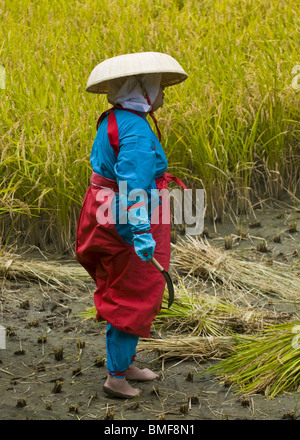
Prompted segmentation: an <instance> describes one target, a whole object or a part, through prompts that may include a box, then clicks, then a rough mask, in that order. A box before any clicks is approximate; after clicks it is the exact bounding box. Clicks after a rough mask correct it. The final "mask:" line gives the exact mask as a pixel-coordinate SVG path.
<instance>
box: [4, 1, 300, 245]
mask: <svg viewBox="0 0 300 440" xmlns="http://www.w3.org/2000/svg"><path fill="white" fill-rule="evenodd" d="M0 12H1V15H0V17H1V18H0V26H1V41H0V65H2V66H3V67H4V68H5V73H6V81H5V89H3V88H2V89H0V96H1V99H0V113H1V118H0V130H1V137H0V154H1V159H0V176H1V178H0V185H1V186H0V200H1V205H0V209H1V211H0V235H1V237H2V245H5V244H11V243H14V242H18V243H24V242H26V243H30V244H33V245H37V246H39V247H40V248H47V247H49V246H50V247H52V248H53V249H54V250H57V251H68V252H69V251H71V252H72V250H73V246H74V233H75V228H76V221H77V217H78V213H79V210H80V207H81V202H82V199H83V196H84V193H85V190H86V187H87V185H88V183H89V177H90V172H91V168H90V164H89V155H90V150H91V146H92V142H93V139H94V136H95V133H96V127H95V124H96V120H97V118H98V116H99V114H100V113H101V112H102V111H103V110H104V109H106V108H107V103H106V100H105V98H103V97H98V96H95V95H91V94H88V93H86V92H85V85H86V82H87V78H88V76H89V73H90V72H91V70H92V69H93V68H94V66H95V65H96V64H98V63H99V62H101V61H102V60H103V59H105V58H108V57H111V56H115V55H119V54H122V53H129V52H139V51H160V52H165V53H168V54H170V55H171V56H173V57H174V58H176V59H177V60H178V61H179V62H180V63H181V65H182V66H183V68H184V69H185V71H186V72H187V73H188V75H189V78H188V80H187V81H186V82H184V83H182V84H180V85H178V86H176V87H173V88H170V89H168V90H166V92H165V94H166V98H165V106H164V108H163V109H161V110H159V112H158V119H159V122H160V127H161V130H162V132H163V141H162V143H163V146H164V148H165V150H166V152H167V156H168V160H169V167H170V170H171V172H174V173H177V174H178V175H179V176H180V177H182V178H186V181H188V182H189V184H190V185H194V186H197V187H203V188H205V190H206V194H207V202H208V214H209V216H210V217H211V218H213V219H214V220H217V219H220V218H222V217H223V216H224V214H226V212H228V209H229V206H230V207H231V208H232V207H233V206H234V207H235V208H234V209H237V210H238V211H242V212H243V211H244V210H245V209H249V208H250V207H251V205H253V204H255V203H258V201H260V200H270V198H278V197H282V196H284V195H285V194H290V195H292V196H293V195H296V190H297V188H298V189H299V143H298V141H299V102H300V101H299V99H300V94H299V90H298V89H297V88H295V87H296V86H297V81H298V79H297V76H296V75H297V70H296V71H295V70H294V71H293V72H292V69H293V68H295V66H297V65H298V63H300V59H299V38H300V37H299V20H300V19H299V17H300V5H299V3H298V2H295V1H291V0H286V1H282V0H276V1H271V0H257V1H253V0H203V1H201V2H200V1H197V0H186V1H184V0H157V1H155V2H153V1H149V0H141V1H137V0H135V1H131V2H127V1H124V0H118V1H111V2H103V1H101V2H100V1H98V0H94V1H91V0H85V1H80V0H73V1H69V0H66V1H59V0H51V1H50V0H44V1H42V2H41V1H38V0H16V1H13V2H12V1H7V0H0ZM292 81H294V83H293V84H294V86H293V84H292ZM296 201H297V200H296Z"/></svg>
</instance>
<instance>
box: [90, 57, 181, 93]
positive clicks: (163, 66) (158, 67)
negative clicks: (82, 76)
mask: <svg viewBox="0 0 300 440" xmlns="http://www.w3.org/2000/svg"><path fill="white" fill-rule="evenodd" d="M146 73H154V74H155V73H162V81H161V85H162V86H163V87H168V86H172V85H174V84H179V83H180V82H182V81H184V80H185V79H187V74H186V73H185V71H184V70H183V68H182V67H181V66H180V64H179V63H178V62H177V61H176V60H175V59H174V58H173V57H171V56H170V55H166V54H164V53H159V52H140V53H132V54H126V55H119V56H116V57H113V58H109V59H107V60H105V61H103V62H102V63H100V64H98V66H96V67H95V68H94V69H93V71H92V73H91V74H90V77H89V79H88V82H87V86H86V91H87V92H90V93H99V94H102V93H103V94H105V93H107V92H108V91H109V88H110V86H111V83H112V82H113V81H117V80H118V81H120V78H124V81H125V80H126V78H127V77H128V76H133V75H143V74H146Z"/></svg>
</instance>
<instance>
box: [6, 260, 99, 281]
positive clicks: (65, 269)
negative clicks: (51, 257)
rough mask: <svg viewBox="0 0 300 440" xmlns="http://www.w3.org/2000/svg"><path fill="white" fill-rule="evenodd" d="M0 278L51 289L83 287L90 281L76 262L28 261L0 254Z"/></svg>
mask: <svg viewBox="0 0 300 440" xmlns="http://www.w3.org/2000/svg"><path fill="white" fill-rule="evenodd" d="M0 277H1V278H4V279H5V278H6V279H13V280H16V279H18V280H26V281H31V282H41V283H43V284H47V285H49V286H51V287H53V288H61V289H66V288H68V287H69V286H70V285H73V286H78V287H85V286H86V283H88V282H91V281H92V279H91V278H90V276H89V275H88V273H87V272H86V271H85V270H84V269H83V267H81V266H80V265H79V264H76V262H75V261H74V262H72V263H71V264H70V263H62V262H59V261H48V260H37V259H28V260H26V259H25V258H24V256H19V255H15V254H10V253H1V254H0Z"/></svg>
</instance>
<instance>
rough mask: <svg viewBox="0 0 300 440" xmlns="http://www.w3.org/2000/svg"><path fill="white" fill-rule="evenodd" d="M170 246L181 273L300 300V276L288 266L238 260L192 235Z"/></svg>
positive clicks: (220, 283) (227, 287) (286, 299)
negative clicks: (273, 265)
mask: <svg viewBox="0 0 300 440" xmlns="http://www.w3.org/2000/svg"><path fill="white" fill-rule="evenodd" d="M173 247H174V249H175V255H174V258H173V264H174V265H175V266H177V268H178V270H180V271H181V272H183V273H187V274H189V275H190V274H192V275H196V276H200V277H202V278H205V279H210V280H212V281H213V282H214V283H216V284H219V285H222V287H223V288H224V289H225V290H228V291H230V290H238V289H240V290H243V291H244V292H249V293H251V294H256V295H257V294H261V295H263V296H275V297H276V298H279V299H283V300H285V301H291V302H296V303H299V302H300V277H299V276H298V275H297V274H296V273H295V272H293V271H292V270H291V269H290V268H289V267H285V268H284V269H280V268H278V267H276V268H275V267H271V266H266V265H263V264H261V263H257V262H255V261H245V260H239V259H237V258H236V257H232V256H230V254H228V253H224V252H222V251H220V250H219V249H216V248H214V247H213V246H211V245H210V244H209V243H208V242H204V240H203V239H201V238H194V237H191V236H186V238H185V239H183V238H180V239H179V240H178V243H177V244H176V245H173Z"/></svg>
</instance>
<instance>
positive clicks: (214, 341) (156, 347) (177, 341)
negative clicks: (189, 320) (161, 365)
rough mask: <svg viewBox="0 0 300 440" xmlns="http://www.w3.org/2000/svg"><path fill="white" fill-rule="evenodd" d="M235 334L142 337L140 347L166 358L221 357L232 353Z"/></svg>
mask: <svg viewBox="0 0 300 440" xmlns="http://www.w3.org/2000/svg"><path fill="white" fill-rule="evenodd" d="M235 344H236V342H235V338H234V337H233V336H190V335H189V336H174V335H171V336H170V337H167V338H161V339H151V338H150V339H140V341H139V348H141V349H142V350H146V351H147V352H149V353H150V352H156V353H158V357H157V359H159V358H164V359H177V358H179V359H182V360H186V359H190V358H192V359H197V360H198V361H205V360H207V359H220V358H222V357H224V356H227V355H229V354H230V353H232V351H233V349H234V346H235Z"/></svg>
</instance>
